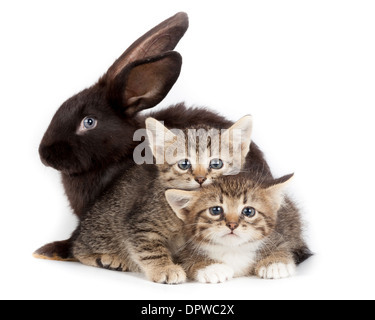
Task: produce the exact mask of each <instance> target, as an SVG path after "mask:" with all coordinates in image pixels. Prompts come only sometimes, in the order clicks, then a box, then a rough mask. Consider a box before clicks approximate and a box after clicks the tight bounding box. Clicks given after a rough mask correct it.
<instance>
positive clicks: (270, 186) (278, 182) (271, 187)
mask: <svg viewBox="0 0 375 320" xmlns="http://www.w3.org/2000/svg"><path fill="white" fill-rule="evenodd" d="M293 177H294V173H292V174H288V175H285V176H283V177H281V178H279V179H275V180H273V181H270V182H268V183H267V184H266V185H265V189H266V190H267V191H268V192H270V193H271V195H272V197H273V198H274V199H275V200H277V201H278V202H280V204H281V203H282V201H283V199H284V194H285V188H286V187H287V186H288V185H289V183H290V182H291V181H292V180H293Z"/></svg>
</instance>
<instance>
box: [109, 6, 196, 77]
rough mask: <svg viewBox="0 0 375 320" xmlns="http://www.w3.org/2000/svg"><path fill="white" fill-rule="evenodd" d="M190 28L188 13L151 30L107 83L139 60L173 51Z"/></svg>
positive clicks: (124, 57)
mask: <svg viewBox="0 0 375 320" xmlns="http://www.w3.org/2000/svg"><path fill="white" fill-rule="evenodd" d="M188 27H189V18H188V16H187V14H186V13H184V12H179V13H177V14H176V15H174V16H173V17H171V18H169V19H167V20H165V21H164V22H162V23H160V24H159V25H157V26H156V27H155V28H153V29H151V30H150V31H149V32H147V33H146V34H144V35H143V36H142V37H140V38H139V39H138V40H137V41H135V42H134V43H133V44H132V45H131V46H130V47H129V48H128V49H127V50H126V51H125V52H124V53H123V54H122V55H121V57H119V58H118V59H117V60H116V61H115V63H114V64H113V65H112V66H111V67H110V68H109V70H108V72H107V74H106V75H105V77H106V80H107V81H109V82H110V81H111V80H113V79H114V78H115V77H116V76H117V75H118V74H119V73H120V72H121V71H122V70H123V69H124V68H125V67H126V66H128V65H129V64H131V63H132V62H134V61H137V60H143V59H145V58H148V57H152V56H156V55H160V54H162V53H164V52H167V51H171V50H173V49H174V48H175V47H176V45H177V43H178V42H179V41H180V39H181V38H182V36H183V35H184V34H185V32H186V30H187V29H188Z"/></svg>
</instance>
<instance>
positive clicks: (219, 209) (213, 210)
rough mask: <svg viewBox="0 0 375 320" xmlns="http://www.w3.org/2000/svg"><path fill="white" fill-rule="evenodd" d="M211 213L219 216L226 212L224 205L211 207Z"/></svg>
mask: <svg viewBox="0 0 375 320" xmlns="http://www.w3.org/2000/svg"><path fill="white" fill-rule="evenodd" d="M210 213H211V214H212V215H213V216H219V215H221V214H223V213H224V209H223V208H222V207H213V208H210Z"/></svg>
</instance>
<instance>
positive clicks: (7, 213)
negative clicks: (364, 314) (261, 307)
mask: <svg viewBox="0 0 375 320" xmlns="http://www.w3.org/2000/svg"><path fill="white" fill-rule="evenodd" d="M178 11H186V12H187V13H188V14H189V16H190V28H189V30H188V32H187V34H186V35H185V37H184V38H183V39H182V41H181V43H180V44H179V45H178V47H177V50H178V51H179V52H180V53H181V54H182V56H183V58H184V65H183V69H182V74H181V76H180V78H179V80H178V82H177V84H176V85H175V87H174V88H173V89H172V91H171V92H170V94H169V95H168V97H167V98H166V99H165V100H164V101H163V102H162V103H161V104H160V106H159V107H165V106H168V105H169V104H173V103H176V102H180V101H186V102H187V104H188V105H197V106H209V107H210V108H212V109H214V110H217V111H219V112H220V113H222V114H223V115H225V116H226V117H228V118H230V119H232V120H237V119H238V118H240V117H241V116H243V115H245V114H249V113H250V114H252V115H253V117H254V124H255V128H254V141H255V142H256V143H257V144H258V145H259V146H260V147H261V148H262V150H263V151H264V152H265V154H266V157H267V159H268V161H269V163H270V165H271V167H272V169H273V172H274V174H275V175H276V176H281V175H284V174H287V173H290V172H295V173H296V177H295V180H294V183H293V186H292V193H293V194H294V197H295V198H296V200H297V201H298V203H299V204H300V206H301V208H302V209H303V216H304V220H305V221H306V225H307V232H306V236H307V239H308V242H309V244H310V246H311V248H312V250H313V251H314V252H315V253H316V255H315V257H314V258H312V259H311V260H309V261H308V262H306V263H305V264H303V265H302V266H301V267H300V268H299V270H298V274H297V276H296V277H294V278H291V279H286V280H281V281H265V280H258V279H254V278H240V279H235V280H233V281H230V282H227V283H225V284H220V285H201V284H196V283H188V284H184V285H179V286H166V285H157V284H153V283H150V282H148V281H146V280H145V279H144V278H143V276H141V275H134V274H125V273H119V272H111V271H107V270H100V269H96V268H91V267H86V266H83V265H80V264H78V263H64V262H54V261H46V260H37V259H34V258H33V257H32V253H33V251H34V250H35V249H37V248H39V247H40V246H41V245H43V244H45V243H48V242H50V241H54V240H62V239H66V238H67V237H69V235H70V233H71V232H72V231H73V229H74V227H75V225H76V220H75V217H74V216H73V215H72V213H71V211H70V209H69V206H68V202H67V200H66V198H65V196H64V192H63V188H62V186H61V183H60V178H59V175H58V173H57V172H55V171H54V170H52V169H50V168H45V167H43V165H42V164H41V162H40V161H39V156H38V152H37V150H38V144H39V142H40V140H41V138H42V136H43V133H44V131H45V130H46V128H47V126H48V124H49V122H50V119H51V118H52V116H53V114H54V112H55V111H56V110H57V108H58V107H59V106H60V105H61V104H62V103H63V102H64V100H66V99H67V98H69V97H70V96H72V95H73V94H75V93H77V92H78V91H80V90H82V89H84V88H86V87H88V86H90V85H91V84H93V83H94V82H95V81H96V80H97V79H98V78H99V77H100V76H101V75H102V74H103V73H104V72H105V71H106V69H107V68H108V67H109V66H110V65H111V64H112V62H113V61H114V60H115V59H116V58H117V57H118V56H119V55H120V54H121V53H122V52H123V51H124V50H125V49H126V48H127V47H128V46H129V45H130V44H131V43H132V42H133V41H134V40H135V39H137V38H138V37H139V36H141V35H142V34H143V33H144V32H146V31H148V30H149V29H150V28H151V27H153V26H155V25H156V24H158V23H159V22H161V21H162V20H164V19H166V18H168V17H169V16H171V15H173V14H175V13H176V12H178ZM374 17H375V4H374V1H362V0H355V1H354V0H353V1H346V0H337V1H331V0H314V1H302V0H295V1H279V0H275V1H267V0H264V1H249V0H246V1H235V0H233V1H223V2H221V1H217V0H216V1H208V0H204V1H203V0H199V1H191V0H189V1H176V0H172V1H162V0H159V1H142V0H137V1H125V0H123V1H111V0H106V1H93V0H90V1H68V0H65V1H63V2H55V1H40V0H34V1H17V0H15V1H6V2H5V1H2V2H1V4H0V33H1V37H0V43H1V49H0V57H1V59H0V108H1V109H0V110H1V113H0V114H1V125H0V130H1V134H0V138H1V157H0V161H1V166H0V168H1V176H0V186H1V192H0V195H1V201H0V215H1V216H0V219H1V220H0V249H1V251H0V252H1V258H0V259H1V261H0V298H2V299H16V298H17V299H31V298H33V299H78V298H81V299H249V300H254V299H353V298H354V299H363V298H364V299H374V298H375V294H374V285H375V257H374V251H375V250H374V245H375V241H374V240H375V237H374V235H375V209H374V181H375V172H374V163H375V156H374V138H375V132H374V125H373V123H374V120H375V118H374V109H375V90H374V89H375V19H374Z"/></svg>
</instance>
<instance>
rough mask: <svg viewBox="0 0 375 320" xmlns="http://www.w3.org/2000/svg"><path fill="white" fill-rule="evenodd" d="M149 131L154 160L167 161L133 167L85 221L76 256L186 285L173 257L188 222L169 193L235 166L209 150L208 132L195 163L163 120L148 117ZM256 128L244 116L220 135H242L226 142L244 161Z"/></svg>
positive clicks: (202, 135)
mask: <svg viewBox="0 0 375 320" xmlns="http://www.w3.org/2000/svg"><path fill="white" fill-rule="evenodd" d="M147 129H148V130H149V131H148V134H149V140H150V145H151V150H152V151H153V153H154V156H155V158H156V159H158V158H160V156H161V155H162V156H163V157H164V159H165V162H163V163H161V164H159V165H152V164H150V165H148V164H143V165H139V166H134V167H133V168H131V169H129V170H128V171H127V172H126V173H125V174H124V175H123V176H122V177H120V179H119V181H117V183H115V184H114V185H113V186H112V188H110V189H109V190H108V191H107V192H105V193H104V195H103V196H102V197H101V199H99V200H98V201H97V202H96V203H95V205H94V206H93V207H92V209H91V210H90V211H89V212H88V213H87V214H86V216H85V217H84V218H83V219H82V221H81V224H80V226H79V228H78V231H77V234H76V235H75V238H76V239H75V241H74V247H73V254H74V257H75V258H76V259H77V260H79V261H80V262H81V263H83V264H86V265H90V266H96V267H104V268H108V269H115V270H121V271H131V272H143V273H145V274H146V277H147V278H148V279H149V280H151V281H154V282H158V283H169V284H174V283H181V282H184V281H185V279H186V273H185V271H184V269H183V268H182V267H181V266H179V265H176V264H175V263H174V261H173V255H174V253H175V252H177V250H178V249H179V248H180V247H181V246H182V245H183V244H184V243H183V242H182V241H183V239H182V233H181V230H182V226H183V223H182V221H181V220H180V219H178V218H177V216H176V215H175V214H174V212H173V210H172V209H171V207H170V206H169V205H168V203H167V201H166V198H165V191H166V190H167V189H170V188H175V187H176V186H178V187H181V188H185V189H196V188H198V187H200V186H201V185H203V184H208V182H211V181H212V180H213V179H216V178H218V177H219V176H220V175H224V174H230V173H231V172H233V166H232V164H231V162H230V159H229V158H226V156H225V155H224V157H223V155H222V154H221V150H220V149H214V148H209V146H210V145H209V144H207V141H208V140H207V138H208V136H207V135H206V134H205V131H203V130H201V131H200V133H199V134H198V139H196V141H197V145H196V147H195V152H196V150H198V151H202V152H204V153H205V155H204V156H203V157H200V156H199V157H198V159H200V160H202V162H199V161H198V162H196V163H195V162H194V163H193V160H191V159H192V154H191V153H189V152H188V147H186V148H185V149H184V148H183V147H184V146H183V142H181V140H179V139H177V138H178V136H177V135H175V134H174V133H172V131H170V130H168V129H167V128H166V127H164V126H163V125H162V124H161V123H160V122H158V121H156V120H154V119H148V120H147ZM251 129H252V119H251V117H245V118H243V119H241V120H240V121H239V122H237V123H236V124H234V125H233V126H232V127H231V128H229V129H228V130H227V131H225V132H223V133H222V134H221V138H222V140H224V141H225V140H226V139H223V137H224V138H225V137H226V136H231V135H232V134H233V133H234V130H240V132H242V133H243V139H242V141H241V140H240V141H236V140H233V141H231V140H228V141H229V142H228V143H229V145H228V146H225V143H226V142H224V144H223V145H222V146H224V147H228V149H231V150H233V151H236V152H239V155H240V161H239V162H240V163H245V158H246V155H247V153H248V151H249V146H250V142H251V137H250V136H251ZM160 132H161V133H162V134H161V136H163V135H165V137H162V138H163V139H162V140H163V143H160V141H159V140H160V139H156V136H157V135H158V134H159V136H160ZM154 137H155V139H154ZM164 138H165V139H164ZM185 139H187V138H185ZM164 140H165V142H164ZM186 141H187V140H186ZM173 145H175V146H177V147H179V149H180V150H182V151H181V154H180V152H176V153H175V152H172V151H171V150H173V149H174V147H173ZM161 147H162V148H161ZM160 148H161V149H162V151H160ZM207 149H210V150H207ZM176 150H177V149H176ZM183 150H185V151H183ZM241 151H242V152H241ZM168 152H172V156H173V157H177V158H176V159H174V160H173V159H172V160H173V161H172V162H171V163H167V162H166V161H167V160H171V159H170V156H171V154H168ZM198 153H199V152H198ZM178 156H180V157H182V158H178ZM159 160H160V159H159ZM190 161H191V162H190ZM203 180H205V181H203Z"/></svg>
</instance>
